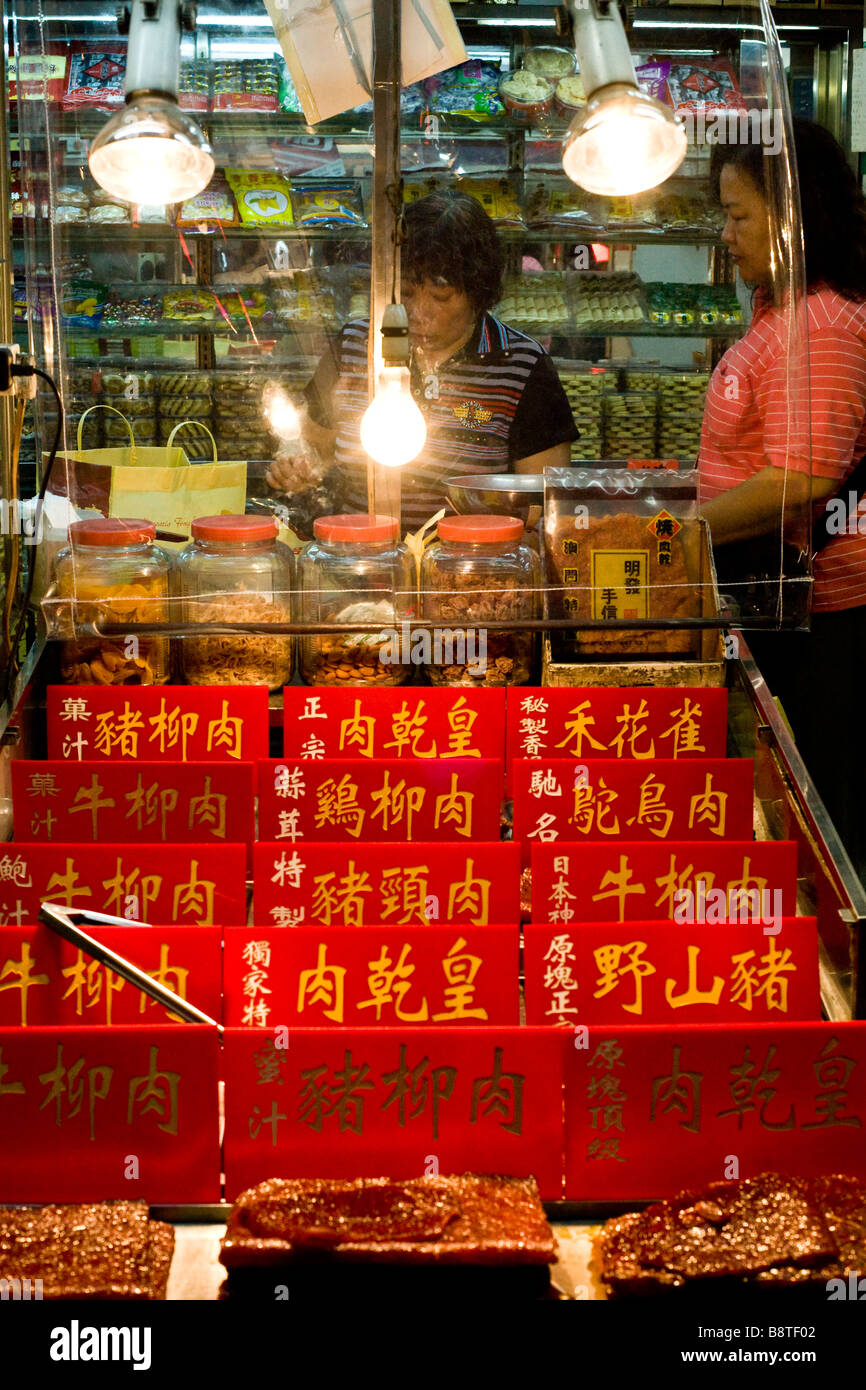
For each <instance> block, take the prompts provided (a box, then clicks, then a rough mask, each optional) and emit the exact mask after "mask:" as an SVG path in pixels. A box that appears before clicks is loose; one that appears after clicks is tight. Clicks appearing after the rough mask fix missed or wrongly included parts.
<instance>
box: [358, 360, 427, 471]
mask: <svg viewBox="0 0 866 1390" xmlns="http://www.w3.org/2000/svg"><path fill="white" fill-rule="evenodd" d="M426 438H427V426H426V424H425V422H424V416H423V415H422V414H421V411H420V410H419V409H418V407H417V405H416V404H415V402H414V400H413V399H412V386H411V381H410V378H409V369H408V367H404V366H396V367H395V366H390V367H388V366H386V367H383V368H382V371H381V372H380V374H379V381H378V383H377V386H376V394H375V396H374V397H373V399H372V401H371V402H370V404H369V405H368V406H367V409H366V410H365V411H364V414H363V415H362V416H361V443H362V444H363V446H364V448H365V449H366V451H367V453H368V454H369V455H370V457H371V458H372V459H375V461H376V463H381V464H383V465H384V466H385V467H386V468H402V467H403V465H404V464H406V463H411V461H412V459H414V458H417V457H418V455H419V454H420V452H421V450H422V449H423V448H424V441H425V439H426Z"/></svg>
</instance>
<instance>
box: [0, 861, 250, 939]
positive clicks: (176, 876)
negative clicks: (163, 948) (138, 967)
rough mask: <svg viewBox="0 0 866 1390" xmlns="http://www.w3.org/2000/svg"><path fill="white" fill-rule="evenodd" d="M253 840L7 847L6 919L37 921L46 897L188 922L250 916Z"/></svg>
mask: <svg viewBox="0 0 866 1390" xmlns="http://www.w3.org/2000/svg"><path fill="white" fill-rule="evenodd" d="M245 866H246V846H245V845H220V846H219V847H216V846H214V845H161V846H160V849H159V853H158V854H155V853H154V851H153V850H152V849H149V848H148V847H147V846H144V847H143V848H139V846H138V845H128V844H126V845H115V844H108V845H73V844H61V845H56V844H51V845H30V844H20V843H19V842H18V841H17V840H16V841H15V843H14V844H10V845H7V846H6V847H5V848H2V849H0V926H16V927H22V926H27V927H29V926H35V925H36V923H37V921H38V919H39V907H40V904H41V903H42V902H44V901H48V902H55V903H64V904H71V905H72V906H73V907H85V908H90V909H91V910H92V911H94V912H106V913H108V914H109V915H110V916H112V917H128V918H129V919H130V921H136V922H143V923H147V922H165V923H172V924H175V925H177V926H180V927H184V926H185V927H190V926H202V927H212V926H214V925H219V926H241V925H242V924H243V923H244V922H245V921H246V868H245Z"/></svg>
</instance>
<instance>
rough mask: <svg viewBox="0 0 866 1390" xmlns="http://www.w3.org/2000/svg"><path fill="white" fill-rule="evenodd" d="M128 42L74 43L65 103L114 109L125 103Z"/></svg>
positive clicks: (66, 104)
mask: <svg viewBox="0 0 866 1390" xmlns="http://www.w3.org/2000/svg"><path fill="white" fill-rule="evenodd" d="M125 73H126V45H125V44H120V43H116V42H112V43H111V44H104V45H103V44H73V45H72V47H71V48H70V51H69V76H68V78H67V80H66V93H65V95H64V97H63V105H64V106H66V107H76V106H99V107H108V108H112V107H115V106H120V105H122V103H123V79H124V76H125Z"/></svg>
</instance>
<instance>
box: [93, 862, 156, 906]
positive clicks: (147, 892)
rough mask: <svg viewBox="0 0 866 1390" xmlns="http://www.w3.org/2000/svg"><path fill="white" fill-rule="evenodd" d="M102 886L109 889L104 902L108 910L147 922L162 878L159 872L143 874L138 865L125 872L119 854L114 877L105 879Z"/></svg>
mask: <svg viewBox="0 0 866 1390" xmlns="http://www.w3.org/2000/svg"><path fill="white" fill-rule="evenodd" d="M102 886H103V888H105V889H107V891H108V897H107V898H106V899H105V901H104V904H103V906H104V909H105V911H106V912H111V913H113V915H114V916H116V917H133V918H138V920H139V921H142V922H146V921H147V920H148V917H149V915H150V909H151V907H152V906H153V904H154V903H155V902H156V900H157V898H158V897H159V894H160V890H161V889H162V878H161V877H160V875H159V874H142V872H141V870H140V869H139V868H137V867H136V868H134V869H131V870H130V872H129V873H124V871H123V860H122V858H121V857H120V856H118V858H117V861H116V865H115V870H114V877H113V878H106V879H103V880H102Z"/></svg>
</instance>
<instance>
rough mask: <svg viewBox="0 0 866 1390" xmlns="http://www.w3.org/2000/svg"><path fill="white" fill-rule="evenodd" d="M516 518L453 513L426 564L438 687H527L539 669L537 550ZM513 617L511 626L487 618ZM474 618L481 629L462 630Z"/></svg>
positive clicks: (432, 670)
mask: <svg viewBox="0 0 866 1390" xmlns="http://www.w3.org/2000/svg"><path fill="white" fill-rule="evenodd" d="M523 537H524V529H523V522H522V521H521V520H520V519H519V518H518V517H513V516H474V515H469V516H449V517H444V518H443V519H442V521H440V522H439V527H438V540H436V541H434V543H433V544H432V545H431V546H429V547H428V549H427V550H426V551H425V553H424V559H423V561H422V563H421V603H422V612H423V616H424V617H425V618H429V619H430V620H431V622H432V623H433V624H434V626H433V628H432V629H431V631H430V633H429V634H428V636H427V642H428V646H429V652H428V662H427V674H428V676H429V678H430V680H431V682H432V683H433V685H467V686H469V685H476V686H485V685H524V684H525V683H526V682H527V681H528V680H529V679H530V676H531V674H532V659H533V652H534V636H533V633H532V632H531V631H530V632H526V631H521V630H520V627H519V624H520V623H521V622H522V621H524V620H529V619H532V618H535V617H537V616H538V612H539V597H540V589H539V581H540V567H539V562H538V556H537V555H536V553H535V551H534V550H533V549H532V548H531V546H529V545H527V544H526V543H525V541H524V539H523ZM491 622H513V623H515V624H516V626H515V629H514V630H512V631H488V629H487V628H486V627H485V624H486V623H491ZM460 623H472V624H474V625H475V626H474V628H461V627H459V626H458V624H460Z"/></svg>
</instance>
